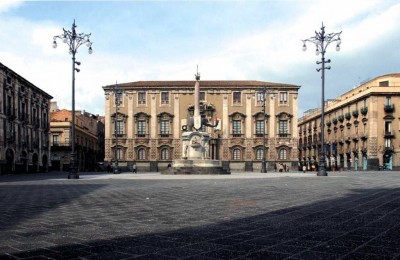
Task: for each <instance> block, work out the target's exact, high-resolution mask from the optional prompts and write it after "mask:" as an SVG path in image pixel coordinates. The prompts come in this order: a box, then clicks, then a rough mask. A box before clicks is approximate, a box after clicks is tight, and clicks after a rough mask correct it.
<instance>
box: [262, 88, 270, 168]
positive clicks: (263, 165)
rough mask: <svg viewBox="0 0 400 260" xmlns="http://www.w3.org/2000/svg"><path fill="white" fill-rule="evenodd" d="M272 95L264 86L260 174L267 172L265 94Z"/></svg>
mask: <svg viewBox="0 0 400 260" xmlns="http://www.w3.org/2000/svg"><path fill="white" fill-rule="evenodd" d="M271 93H273V91H272V90H270V89H268V90H267V88H266V86H264V88H263V91H262V94H263V95H262V102H263V104H262V108H263V160H262V165H261V173H266V172H267V165H266V164H267V162H266V142H267V140H266V136H265V120H266V116H265V111H266V100H267V98H266V95H267V94H271Z"/></svg>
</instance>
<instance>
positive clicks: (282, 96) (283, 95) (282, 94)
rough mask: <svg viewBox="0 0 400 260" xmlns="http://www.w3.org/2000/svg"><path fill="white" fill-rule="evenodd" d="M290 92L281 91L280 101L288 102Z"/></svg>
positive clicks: (281, 102)
mask: <svg viewBox="0 0 400 260" xmlns="http://www.w3.org/2000/svg"><path fill="white" fill-rule="evenodd" d="M287 97H288V93H287V92H279V103H280V104H286V103H287V100H288V98H287Z"/></svg>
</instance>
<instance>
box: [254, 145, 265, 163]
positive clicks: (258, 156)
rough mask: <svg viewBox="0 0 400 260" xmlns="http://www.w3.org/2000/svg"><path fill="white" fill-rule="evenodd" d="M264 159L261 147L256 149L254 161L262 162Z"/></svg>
mask: <svg viewBox="0 0 400 260" xmlns="http://www.w3.org/2000/svg"><path fill="white" fill-rule="evenodd" d="M263 159H264V149H263V148H262V147H260V148H257V150H256V160H260V161H261V160H263Z"/></svg>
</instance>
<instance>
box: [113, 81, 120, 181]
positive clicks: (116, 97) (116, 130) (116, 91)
mask: <svg viewBox="0 0 400 260" xmlns="http://www.w3.org/2000/svg"><path fill="white" fill-rule="evenodd" d="M114 100H115V101H114V102H115V117H114V135H115V153H114V154H115V168H114V174H117V173H120V172H119V169H118V167H119V165H118V156H119V151H118V135H119V134H121V133H120V128H119V124H118V113H119V111H118V109H119V107H118V106H119V104H120V103H121V90H120V88H119V87H118V85H117V83H115V87H114Z"/></svg>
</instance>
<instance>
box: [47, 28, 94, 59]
mask: <svg viewBox="0 0 400 260" xmlns="http://www.w3.org/2000/svg"><path fill="white" fill-rule="evenodd" d="M76 27H77V26H76V25H75V21H74V23H73V24H72V28H71V31H68V30H65V29H64V28H63V31H64V33H63V34H61V35H56V36H54V37H53V48H57V39H60V40H62V41H63V42H64V43H66V44H68V47H69V51H70V54H72V55H75V54H76V53H77V52H78V48H79V47H80V46H82V45H83V44H86V46H87V47H88V48H89V54H92V52H93V49H92V44H93V42H91V41H90V36H91V35H92V34H91V33H87V34H86V33H76V30H75V28H76Z"/></svg>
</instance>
